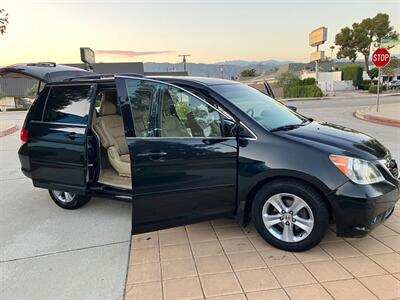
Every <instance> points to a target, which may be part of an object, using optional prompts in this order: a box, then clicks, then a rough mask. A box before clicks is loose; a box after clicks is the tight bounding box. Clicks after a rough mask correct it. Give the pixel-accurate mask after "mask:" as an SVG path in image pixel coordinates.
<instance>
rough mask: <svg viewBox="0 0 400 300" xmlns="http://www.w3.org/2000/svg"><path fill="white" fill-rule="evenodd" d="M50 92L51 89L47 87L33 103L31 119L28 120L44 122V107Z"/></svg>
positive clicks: (30, 113) (30, 112) (30, 111)
mask: <svg viewBox="0 0 400 300" xmlns="http://www.w3.org/2000/svg"><path fill="white" fill-rule="evenodd" d="M49 90H50V89H49V88H48V87H45V88H43V90H42V91H41V92H40V93H39V95H38V96H37V98H36V99H35V100H34V101H33V104H32V107H31V109H30V110H29V118H26V119H30V120H34V121H42V116H43V109H44V105H45V104H46V99H47V95H48V94H49Z"/></svg>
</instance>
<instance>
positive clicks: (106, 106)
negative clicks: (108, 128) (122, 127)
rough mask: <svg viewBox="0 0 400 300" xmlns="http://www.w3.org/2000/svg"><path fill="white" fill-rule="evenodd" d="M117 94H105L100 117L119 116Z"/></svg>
mask: <svg viewBox="0 0 400 300" xmlns="http://www.w3.org/2000/svg"><path fill="white" fill-rule="evenodd" d="M116 96H117V95H116V93H115V92H107V93H104V94H103V99H102V101H101V106H100V111H99V113H100V115H102V116H106V115H115V114H117V105H116V104H115V103H116Z"/></svg>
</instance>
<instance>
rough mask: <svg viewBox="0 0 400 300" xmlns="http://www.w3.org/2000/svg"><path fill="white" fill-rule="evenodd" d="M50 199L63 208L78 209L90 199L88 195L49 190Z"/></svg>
mask: <svg viewBox="0 0 400 300" xmlns="http://www.w3.org/2000/svg"><path fill="white" fill-rule="evenodd" d="M49 194H50V197H51V199H53V201H54V202H55V203H56V204H57V205H58V206H59V207H62V208H64V209H78V208H80V207H82V206H84V205H85V204H86V203H88V202H89V201H90V197H89V196H82V195H77V194H73V193H68V192H61V191H55V190H49Z"/></svg>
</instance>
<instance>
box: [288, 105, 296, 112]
mask: <svg viewBox="0 0 400 300" xmlns="http://www.w3.org/2000/svg"><path fill="white" fill-rule="evenodd" d="M288 107H289V108H290V109H291V110H293V111H297V107H296V106H292V105H288Z"/></svg>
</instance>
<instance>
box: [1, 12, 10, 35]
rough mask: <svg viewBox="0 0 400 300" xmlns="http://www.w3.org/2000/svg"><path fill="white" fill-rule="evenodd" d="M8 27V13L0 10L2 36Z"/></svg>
mask: <svg viewBox="0 0 400 300" xmlns="http://www.w3.org/2000/svg"><path fill="white" fill-rule="evenodd" d="M7 25H8V13H7V12H6V11H5V10H4V9H2V8H0V33H1V34H2V35H3V34H4V33H5V32H6V28H7Z"/></svg>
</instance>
